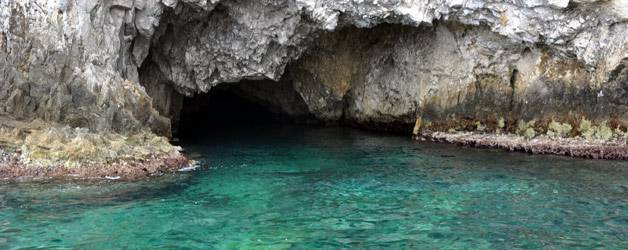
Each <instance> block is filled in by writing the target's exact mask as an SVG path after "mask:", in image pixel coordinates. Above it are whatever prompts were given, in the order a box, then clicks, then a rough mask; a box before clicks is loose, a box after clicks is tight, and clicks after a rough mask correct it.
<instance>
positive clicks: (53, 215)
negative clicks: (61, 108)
mask: <svg viewBox="0 0 628 250" xmlns="http://www.w3.org/2000/svg"><path fill="white" fill-rule="evenodd" d="M186 148H187V149H188V150H189V152H190V153H191V154H192V155H194V156H195V157H198V158H201V159H205V161H206V162H205V169H203V170H202V171H198V172H195V173H192V174H178V175H172V176H166V177H162V178H157V179H153V180H149V181H143V182H138V183H119V182H92V183H85V182H74V183H36V184H32V183H31V184H28V183H23V184H15V183H13V184H11V183H0V249H21V248H82V249H111V248H133V249H136V248H140V249H142V248H150V249H155V248H164V249H173V248H182V249H186V248H188V249H195V248H227V249H228V248H253V249H257V248H259V249H289V248H294V249H303V248H314V247H319V248H340V247H344V248H393V249H397V248H425V247H428V246H429V248H439V249H447V248H448V249H465V248H466V249H489V248H491V249H495V248H497V249H513V248H532V249H535V248H542V247H546V248H572V249H573V248H605V249H627V248H628V163H627V162H613V161H589V160H576V159H570V158H564V157H554V156H531V155H527V154H520V153H508V152H503V151H500V150H478V149H465V148H459V147H456V146H452V145H445V144H433V143H416V142H413V141H410V140H408V139H407V138H406V137H396V136H385V135H376V134H369V133H365V132H360V131H355V130H348V129H336V128H326V129H305V128H302V127H282V128H275V129H268V128H266V129H257V130H256V129H249V130H245V131H241V130H240V131H238V132H237V133H235V132H234V133H231V132H229V131H226V132H225V131H221V132H220V133H217V134H215V135H213V139H211V140H210V139H205V140H198V141H196V142H194V141H191V142H189V143H188V145H186Z"/></svg>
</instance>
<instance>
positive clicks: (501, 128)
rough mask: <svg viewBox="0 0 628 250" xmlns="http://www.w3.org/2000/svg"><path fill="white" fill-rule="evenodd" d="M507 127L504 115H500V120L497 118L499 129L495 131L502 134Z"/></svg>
mask: <svg viewBox="0 0 628 250" xmlns="http://www.w3.org/2000/svg"><path fill="white" fill-rule="evenodd" d="M505 127H506V119H504V117H500V118H499V120H497V129H496V130H495V133H496V134H501V133H502V131H503V130H504V128H505Z"/></svg>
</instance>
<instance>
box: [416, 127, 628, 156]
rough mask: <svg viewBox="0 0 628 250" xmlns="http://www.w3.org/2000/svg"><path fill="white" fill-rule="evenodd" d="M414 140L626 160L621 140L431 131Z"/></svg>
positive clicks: (626, 146) (626, 149) (627, 150)
mask: <svg viewBox="0 0 628 250" xmlns="http://www.w3.org/2000/svg"><path fill="white" fill-rule="evenodd" d="M414 139H416V140H432V141H436V142H446V143H453V144H457V145H461V146H470V147H477V148H499V149H505V150H509V151H517V152H526V153H531V154H552V155H564V156H571V157H579V158H590V159H603V160H628V143H626V141H625V140H594V139H584V138H559V137H551V136H546V135H543V136H538V137H535V138H532V139H527V138H525V137H524V136H520V135H514V134H487V133H478V132H455V133H449V132H434V133H429V134H424V135H420V136H414Z"/></svg>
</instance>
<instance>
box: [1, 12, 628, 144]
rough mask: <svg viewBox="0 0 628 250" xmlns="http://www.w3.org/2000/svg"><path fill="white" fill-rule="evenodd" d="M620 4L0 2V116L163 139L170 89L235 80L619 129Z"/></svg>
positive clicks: (361, 115) (405, 116)
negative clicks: (587, 122) (154, 135)
mask: <svg viewBox="0 0 628 250" xmlns="http://www.w3.org/2000/svg"><path fill="white" fill-rule="evenodd" d="M627 13H628V3H627V2H626V1H622V0H610V1H608V0H605V1H593V0H587V1H584V0H578V1H575V0H572V1H570V0H535V1H519V0H509V1H505V0H501V1H498V0H489V1H485V0H466V1H462V0H448V1H436V0H258V1H249V0H161V1H150V0H52V1H51V0H12V1H0V81H1V82H2V83H1V84H0V114H9V115H10V117H12V118H15V119H18V120H27V121H28V120H33V119H42V120H44V121H46V122H49V123H51V124H52V123H59V124H64V125H69V126H71V127H74V128H76V127H80V128H88V129H89V130H91V131H92V132H100V133H104V132H117V133H123V134H128V133H136V132H138V131H142V130H143V129H146V128H149V129H151V130H152V131H153V132H155V133H158V134H161V135H166V136H170V135H171V133H172V130H173V123H174V125H176V123H177V122H178V116H179V113H180V111H181V109H182V108H185V107H182V104H183V98H184V97H191V96H194V95H195V94H198V93H202V92H208V91H210V90H211V89H212V88H214V87H216V86H218V85H219V84H223V83H244V82H246V84H248V85H247V86H244V85H243V86H242V87H241V88H240V89H239V90H238V91H236V92H238V93H239V94H241V95H245V96H248V97H249V98H252V99H255V100H257V101H258V102H260V103H262V104H264V105H267V106H269V107H270V108H271V109H272V110H274V112H278V113H284V114H288V115H297V116H308V115H311V116H315V117H317V118H319V119H322V120H325V121H344V122H349V123H355V124H360V125H365V126H369V127H371V128H378V127H381V126H388V125H390V124H401V125H402V126H401V127H402V128H403V129H406V128H405V127H406V126H410V127H411V125H412V124H414V123H415V120H416V119H417V118H420V119H421V120H422V121H423V122H422V124H423V127H424V128H426V129H431V130H445V131H446V130H448V129H458V128H465V127H470V126H471V127H480V126H476V123H480V124H483V125H482V127H483V128H484V127H486V126H488V127H487V128H488V129H496V128H497V125H496V124H497V121H498V120H506V122H505V123H506V125H505V127H504V128H503V129H504V130H508V128H510V127H512V126H513V125H512V124H515V122H516V121H518V120H526V121H528V120H539V122H538V123H537V124H541V125H540V126H542V124H543V123H544V121H545V122H546V123H548V122H550V121H554V120H557V121H558V122H563V123H570V124H572V125H573V126H574V127H575V126H576V125H577V124H576V123H577V122H578V121H579V120H580V119H581V118H582V117H585V118H587V119H590V120H592V121H594V122H597V123H599V124H601V123H602V122H606V121H608V122H609V124H610V125H612V126H613V128H615V127H617V129H619V130H622V129H623V130H625V129H626V126H627V124H628V67H626V66H628V32H627V31H628V14H627ZM257 80H261V81H259V82H253V83H252V82H251V81H257ZM272 81H275V82H272ZM251 84H259V86H256V85H255V86H253V85H251ZM295 93H296V94H295ZM281 97H286V98H287V99H285V100H279V99H280V98H281ZM304 113H307V114H304ZM3 117H4V116H3ZM6 117H8V116H6ZM499 129H502V128H499ZM409 131H411V130H410V129H408V132H409Z"/></svg>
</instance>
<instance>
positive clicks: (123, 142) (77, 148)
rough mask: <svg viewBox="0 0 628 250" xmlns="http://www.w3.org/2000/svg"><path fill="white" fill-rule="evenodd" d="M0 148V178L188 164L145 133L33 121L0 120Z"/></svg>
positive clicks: (118, 172) (117, 174)
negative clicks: (100, 131) (89, 128)
mask: <svg viewBox="0 0 628 250" xmlns="http://www.w3.org/2000/svg"><path fill="white" fill-rule="evenodd" d="M0 121H2V119H0ZM0 150H2V154H1V155H2V156H3V157H2V159H0V178H18V177H19V178H27V179H29V178H30V179H32V178H50V177H53V178H81V179H84V178H103V177H106V176H110V177H113V178H122V179H137V178H142V177H145V176H150V175H154V174H160V173H164V172H173V171H176V170H178V169H179V168H181V167H183V166H185V165H186V164H188V161H187V160H186V158H185V157H184V156H183V155H182V154H181V153H180V152H179V151H180V150H179V149H178V148H176V147H174V146H172V145H171V144H170V143H169V141H168V140H167V139H166V138H165V137H161V136H157V135H155V134H153V133H151V132H146V131H144V132H139V133H135V134H130V135H121V134H117V133H93V132H89V131H88V130H87V129H82V128H70V127H68V126H55V125H51V124H47V123H43V122H41V121H37V120H36V121H33V122H30V123H19V122H10V123H7V122H5V123H2V122H0Z"/></svg>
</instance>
